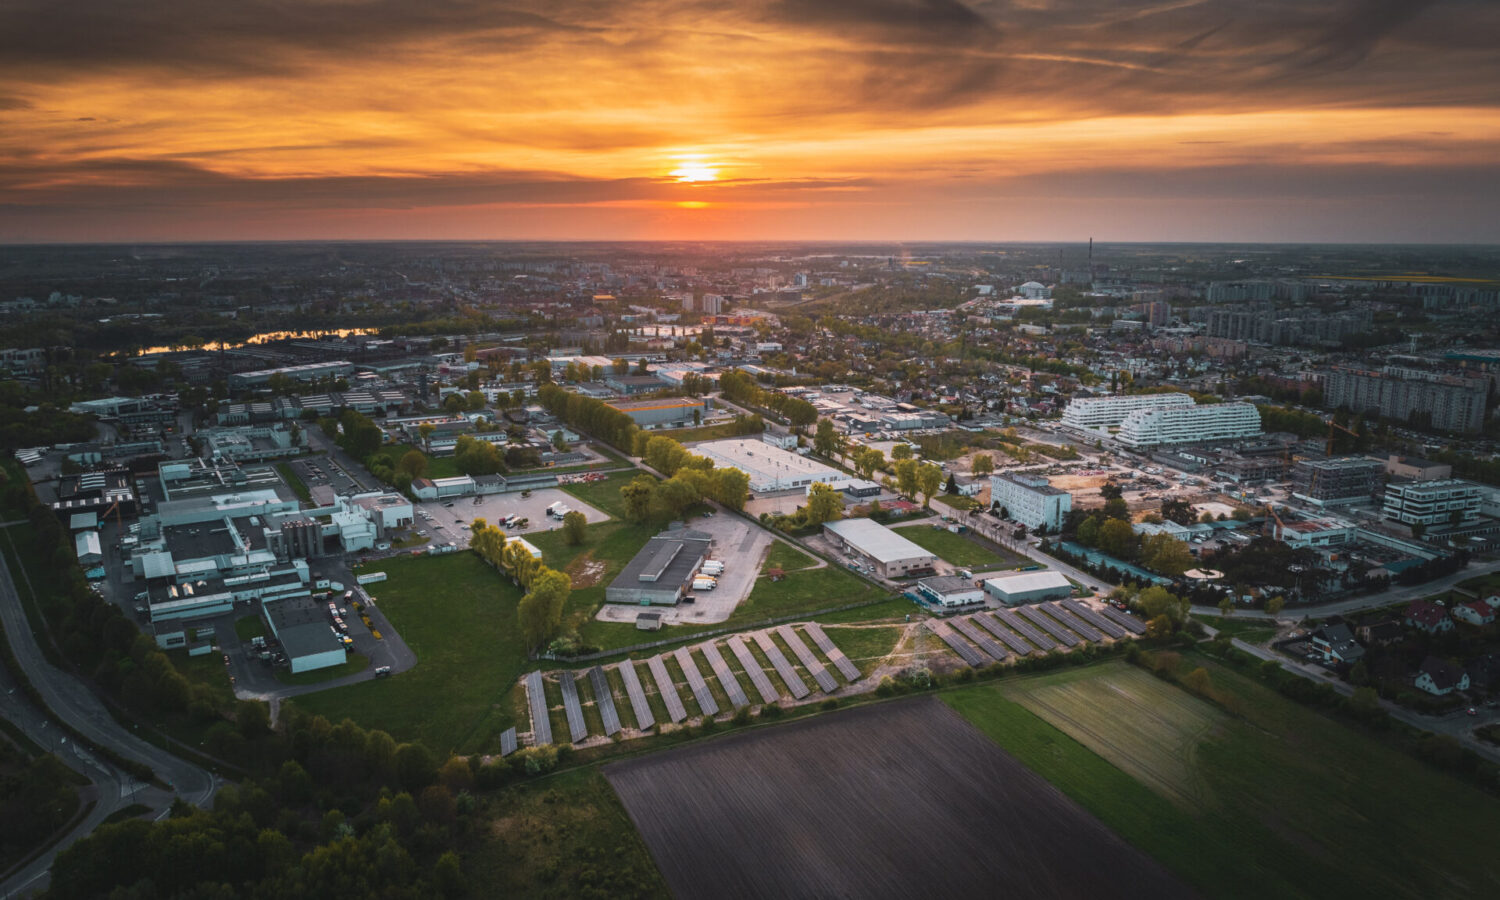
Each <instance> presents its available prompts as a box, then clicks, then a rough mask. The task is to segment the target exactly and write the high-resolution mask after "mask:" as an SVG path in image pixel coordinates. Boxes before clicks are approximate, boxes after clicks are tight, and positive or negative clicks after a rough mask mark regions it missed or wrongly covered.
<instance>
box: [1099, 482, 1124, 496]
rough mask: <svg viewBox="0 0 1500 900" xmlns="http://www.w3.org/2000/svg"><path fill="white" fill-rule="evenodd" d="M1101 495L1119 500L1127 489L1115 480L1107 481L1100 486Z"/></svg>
mask: <svg viewBox="0 0 1500 900" xmlns="http://www.w3.org/2000/svg"><path fill="white" fill-rule="evenodd" d="M1099 496H1101V497H1103V498H1104V499H1105V500H1119V499H1121V498H1123V497H1124V496H1125V489H1124V488H1122V487H1120V486H1119V485H1118V484H1116V483H1115V482H1113V481H1106V482H1104V484H1103V485H1101V486H1100V488H1099Z"/></svg>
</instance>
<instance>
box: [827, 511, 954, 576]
mask: <svg viewBox="0 0 1500 900" xmlns="http://www.w3.org/2000/svg"><path fill="white" fill-rule="evenodd" d="M823 533H824V534H825V535H827V536H828V539H829V540H830V541H832V542H833V545H834V546H835V547H837V548H838V549H839V550H841V551H843V552H845V553H850V554H854V555H858V556H861V557H864V558H865V559H867V560H869V561H870V564H871V566H872V567H873V568H874V570H875V572H876V574H878V575H880V576H881V577H883V578H909V577H911V576H913V575H925V574H927V573H929V572H932V571H934V567H935V566H936V565H937V559H938V558H937V556H936V555H935V554H933V553H931V552H930V551H927V550H924V549H922V548H921V547H919V546H917V545H916V544H914V543H912V542H911V541H909V540H907V539H906V538H904V537H902V536H901V535H899V534H897V533H896V532H894V531H892V530H890V529H889V528H887V527H885V526H884V525H881V524H880V523H879V522H874V521H871V520H870V519H841V520H839V521H837V522H828V523H826V524H825V525H824V526H823Z"/></svg>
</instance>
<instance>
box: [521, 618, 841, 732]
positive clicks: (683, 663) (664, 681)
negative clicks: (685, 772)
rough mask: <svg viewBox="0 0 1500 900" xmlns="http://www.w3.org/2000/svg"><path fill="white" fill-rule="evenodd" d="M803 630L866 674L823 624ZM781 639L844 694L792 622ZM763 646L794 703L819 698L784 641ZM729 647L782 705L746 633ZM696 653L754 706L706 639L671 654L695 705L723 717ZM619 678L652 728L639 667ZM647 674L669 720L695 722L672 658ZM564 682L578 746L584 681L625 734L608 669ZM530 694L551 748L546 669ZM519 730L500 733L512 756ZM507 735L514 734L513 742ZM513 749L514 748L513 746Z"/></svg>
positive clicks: (639, 719)
mask: <svg viewBox="0 0 1500 900" xmlns="http://www.w3.org/2000/svg"><path fill="white" fill-rule="evenodd" d="M803 631H804V632H805V633H806V635H807V636H808V637H809V638H811V639H812V641H813V644H814V645H815V646H816V647H817V648H818V650H820V651H822V653H823V658H825V659H827V660H828V662H829V663H830V664H831V665H832V666H833V668H834V669H836V670H837V671H838V673H839V674H840V675H842V676H843V677H844V679H845V681H848V682H853V681H858V680H859V677H860V674H859V669H858V668H857V667H855V665H854V663H853V662H851V661H850V660H849V657H847V656H845V655H844V652H843V651H842V650H840V649H839V648H838V647H837V646H836V645H835V644H834V643H833V641H832V640H831V639H830V638H829V637H828V635H827V633H825V632H824V631H823V628H822V626H820V625H817V624H816V623H814V624H809V625H805V626H803ZM775 633H776V635H777V636H778V637H780V638H781V640H782V641H783V642H785V644H786V646H787V647H788V648H790V649H791V651H792V654H793V655H794V656H795V657H796V658H797V661H798V662H800V663H801V664H802V667H803V669H805V670H806V672H807V674H808V675H809V676H810V677H811V678H812V680H813V681H814V682H815V683H816V685H817V687H818V688H819V689H820V690H822V691H823V692H824V693H832V692H833V691H836V690H838V688H839V681H838V679H837V678H835V677H834V676H833V673H832V672H830V671H829V670H828V667H827V666H826V665H824V663H823V659H820V658H819V657H818V655H817V653H816V652H814V650H813V649H812V648H810V647H808V646H807V644H806V642H804V641H803V639H802V635H801V634H799V633H798V632H797V631H796V630H795V629H793V628H792V627H791V626H789V625H783V626H781V627H779V628H777V629H775ZM749 636H750V637H752V638H753V639H754V641H755V643H756V645H757V646H759V648H760V650H761V653H763V654H764V655H765V658H766V659H767V660H768V661H769V662H770V663H771V666H772V668H773V669H775V671H776V675H777V677H779V678H780V679H781V682H782V684H784V685H785V686H786V690H787V693H788V694H790V695H791V696H792V698H793V699H796V700H801V699H802V698H804V697H806V696H808V694H810V693H812V691H811V689H809V688H808V686H807V684H806V683H805V682H804V681H803V680H802V677H801V676H800V675H799V674H798V673H797V670H796V668H795V667H794V666H793V665H792V663H791V662H790V661H789V660H788V659H787V658H786V654H785V653H783V652H782V649H781V645H779V644H777V643H776V641H775V640H773V639H772V637H771V632H770V631H758V632H754V633H752V634H751V635H749ZM725 643H726V644H727V645H728V646H729V649H730V652H732V653H733V654H734V655H735V658H736V659H738V660H739V663H740V667H741V668H742V669H744V671H745V675H746V676H747V677H748V678H749V679H750V685H751V687H753V688H754V690H755V692H756V694H758V695H759V697H760V701H761V702H762V703H775V702H776V701H777V700H779V699H781V692H780V691H779V690H778V689H777V688H776V686H775V684H774V683H773V682H772V681H771V679H770V678H769V677H767V675H766V672H765V670H764V668H762V663H761V662H760V660H758V659H757V658H756V657H755V654H754V653H752V652H751V650H750V648H749V646H748V645H747V644H746V642H745V635H739V634H735V635H730V636H729V638H728V639H726V640H725ZM693 650H697V651H699V652H700V653H701V654H702V655H703V659H705V660H706V661H707V662H708V666H709V671H710V672H711V673H712V674H713V677H714V678H715V679H717V680H718V682H719V686H720V687H721V688H722V689H723V692H724V695H725V696H726V697H728V698H729V702H730V705H731V706H733V707H734V708H736V709H738V708H740V707H742V706H749V705H750V702H751V701H750V697H749V695H748V694H747V693H746V691H745V688H744V686H743V685H741V684H740V680H739V678H738V677H736V675H735V674H734V671H733V670H732V669H731V668H730V667H729V664H728V663H727V662H726V661H725V659H724V655H723V653H722V652H721V651H720V650H719V647H718V645H717V644H715V643H714V642H713V641H707V642H704V643H702V644H699V645H697V646H696V647H693V648H688V647H679V648H678V649H676V650H675V651H672V652H671V654H670V655H671V657H672V658H673V659H675V660H676V662H677V665H678V667H679V668H681V670H682V674H683V675H684V676H685V677H686V679H687V685H688V691H689V692H690V693H691V694H692V697H693V702H694V703H695V704H696V705H697V707H698V711H699V713H700V714H701V715H705V716H716V715H718V714H719V712H720V708H719V704H718V701H717V700H716V699H715V698H714V694H713V690H712V689H711V688H710V687H709V684H708V680H707V679H706V678H705V677H704V675H703V671H702V670H701V669H700V668H699V667H698V661H697V659H696V658H695V657H694V655H693V653H692V651H693ZM612 668H616V669H617V670H618V671H619V673H620V681H621V683H623V684H624V686H625V695H626V697H628V698H629V700H630V710H631V713H632V715H633V716H634V717H635V721H636V727H637V728H638V729H639V730H641V731H645V730H647V729H649V728H652V727H654V726H655V725H656V717H655V714H654V713H652V711H651V703H650V701H649V700H648V699H647V694H646V688H645V685H644V683H643V681H642V679H641V675H640V672H639V670H638V669H637V668H636V664H635V663H634V662H633V661H631V660H626V661H624V662H622V663H619V664H618V665H617V666H613V667H612ZM646 670H647V671H648V672H649V673H650V676H651V680H652V682H654V684H655V686H656V693H657V694H658V695H659V696H660V697H661V701H662V705H663V706H664V707H665V708H666V711H667V717H668V718H670V719H671V720H672V721H673V722H683V721H685V720H686V719H687V718H688V711H687V707H686V705H684V703H683V700H682V697H681V695H680V694H679V693H678V690H677V685H676V684H675V683H673V680H672V676H671V673H670V672H669V671H668V669H667V664H666V659H665V654H658V655H656V656H653V657H651V658H650V659H648V660H646ZM557 677H558V683H559V686H560V687H561V691H562V699H563V712H564V714H565V716H566V718H567V722H568V736H569V739H570V740H572V741H573V742H574V743H577V742H578V741H581V740H583V739H584V738H586V737H588V725H587V722H586V721H585V720H584V716H583V706H584V701H583V699H582V698H581V696H580V695H579V691H578V684H577V681H578V680H580V679H583V678H587V679H588V682H589V687H590V692H591V693H592V696H593V699H594V702H595V705H596V706H597V707H598V709H599V717H600V719H601V720H602V722H603V725H604V734H605V736H606V737H610V736H613V735H615V734H616V733H618V732H619V731H620V730H621V722H620V714H619V711H618V710H617V709H616V707H615V700H614V694H613V692H612V691H611V689H610V684H609V677H608V675H607V674H606V673H605V669H604V667H601V666H595V667H593V668H592V669H588V670H586V671H585V672H578V673H575V672H572V671H569V670H561V671H559V672H558V673H557ZM526 691H527V695H528V700H529V704H528V705H529V707H530V710H531V721H532V743H534V744H538V745H540V744H549V743H551V742H552V725H551V721H550V719H549V718H548V703H547V700H546V695H545V687H544V680H543V678H542V673H541V672H540V671H537V672H532V673H531V674H530V675H528V676H527V678H526ZM514 731H515V729H511V730H510V731H507V732H506V733H505V734H504V735H501V752H502V754H503V753H509V752H511V751H513V750H514V749H515V746H514V742H515V734H514ZM507 736H509V738H508V740H507ZM507 746H510V750H506V747H507Z"/></svg>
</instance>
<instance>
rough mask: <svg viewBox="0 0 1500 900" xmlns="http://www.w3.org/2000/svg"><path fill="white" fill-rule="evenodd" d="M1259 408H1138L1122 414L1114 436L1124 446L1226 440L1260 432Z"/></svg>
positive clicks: (1219, 405)
mask: <svg viewBox="0 0 1500 900" xmlns="http://www.w3.org/2000/svg"><path fill="white" fill-rule="evenodd" d="M1260 433H1261V432H1260V410H1258V409H1256V408H1255V407H1254V406H1253V405H1251V404H1249V403H1210V404H1206V405H1204V406H1174V407H1170V408H1167V409H1138V410H1136V411H1135V412H1133V413H1131V414H1130V415H1128V416H1126V417H1125V421H1124V422H1122V423H1121V424H1120V431H1119V433H1118V434H1116V435H1115V437H1116V439H1117V440H1119V442H1120V443H1121V444H1124V445H1125V446H1126V447H1131V448H1135V449H1149V448H1152V447H1163V446H1169V445H1172V444H1198V443H1203V442H1205V441H1230V440H1239V439H1241V438H1251V437H1255V436H1256V435H1258V434H1260Z"/></svg>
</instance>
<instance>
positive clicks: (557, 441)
mask: <svg viewBox="0 0 1500 900" xmlns="http://www.w3.org/2000/svg"><path fill="white" fill-rule="evenodd" d="M552 449H553V450H557V451H559V452H561V451H563V450H566V449H568V439H567V437H565V436H564V435H563V433H562V429H561V428H559V429H558V430H556V431H554V432H552Z"/></svg>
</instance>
